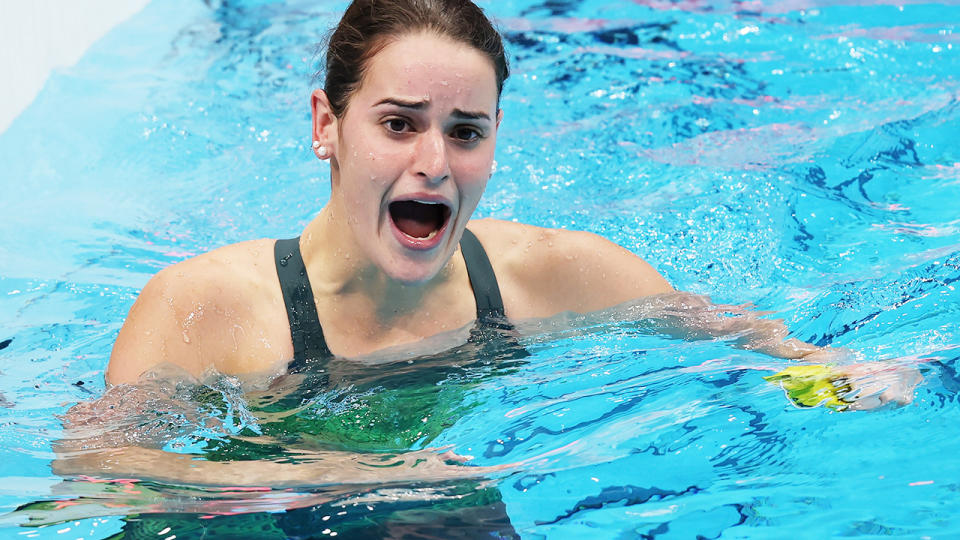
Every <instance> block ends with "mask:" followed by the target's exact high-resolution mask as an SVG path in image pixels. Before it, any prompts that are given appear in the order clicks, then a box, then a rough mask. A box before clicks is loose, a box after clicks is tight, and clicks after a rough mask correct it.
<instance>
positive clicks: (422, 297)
mask: <svg viewBox="0 0 960 540" xmlns="http://www.w3.org/2000/svg"><path fill="white" fill-rule="evenodd" d="M347 219H348V217H347V214H346V213H345V212H344V211H343V206H342V204H341V202H340V200H339V198H338V197H337V196H336V193H335V192H334V193H333V194H331V198H330V202H329V203H328V204H327V206H325V207H324V208H323V210H321V212H320V213H319V214H318V215H317V216H316V217H315V218H314V219H313V220H312V221H311V222H310V223H309V224H308V225H307V227H306V228H305V229H304V231H303V234H302V236H301V240H300V249H301V253H302V256H303V260H304V264H305V265H306V268H307V272H308V274H309V275H310V283H311V285H312V288H313V294H314V296H315V297H318V298H319V297H326V298H330V299H332V300H334V301H336V303H337V305H340V306H342V307H343V309H344V310H347V311H348V312H352V313H357V314H360V313H368V314H370V315H375V317H376V319H377V320H378V321H380V322H381V323H382V324H390V321H391V320H392V319H394V318H396V317H398V316H403V315H407V314H409V313H411V312H415V311H418V310H419V309H421V308H422V307H423V305H424V302H425V301H426V299H427V297H428V296H429V295H430V294H431V293H433V292H434V291H437V290H438V289H440V288H442V286H443V285H446V284H448V283H450V282H451V279H452V278H453V277H454V276H455V274H456V273H457V272H458V271H461V270H462V271H463V272H464V273H465V272H466V267H465V266H463V262H462V260H460V259H459V258H458V257H454V258H453V259H451V260H450V261H448V262H447V264H446V265H445V266H444V267H443V268H442V269H441V270H440V272H438V273H437V275H436V276H434V277H432V278H431V279H430V280H428V281H426V282H423V283H415V284H410V283H403V282H400V281H397V280H395V279H393V278H391V277H390V276H388V275H387V274H386V273H385V272H383V270H381V269H380V268H379V267H378V266H377V265H376V264H374V263H373V262H372V261H371V260H370V258H369V257H368V256H367V255H366V254H365V253H364V252H363V250H362V249H361V248H360V247H359V246H358V245H357V243H356V241H355V239H354V235H353V230H352V229H351V228H350V225H349V224H348V222H347ZM461 267H463V268H461Z"/></svg>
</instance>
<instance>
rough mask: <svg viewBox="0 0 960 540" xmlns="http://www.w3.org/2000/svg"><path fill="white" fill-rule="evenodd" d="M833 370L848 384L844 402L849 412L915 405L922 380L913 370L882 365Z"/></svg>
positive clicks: (840, 367) (866, 363)
mask: <svg viewBox="0 0 960 540" xmlns="http://www.w3.org/2000/svg"><path fill="white" fill-rule="evenodd" d="M834 370H835V371H836V372H837V373H838V374H839V375H840V377H842V378H844V379H846V380H847V383H848V384H849V385H850V387H851V390H850V391H848V392H846V393H845V394H843V395H842V396H840V397H841V399H843V400H844V401H847V402H849V403H850V407H849V408H850V410H855V411H866V410H870V409H876V408H879V407H882V406H884V405H887V404H890V403H895V404H897V405H906V404H908V403H910V402H911V401H913V396H914V390H915V389H916V387H917V385H918V384H920V382H921V381H923V376H921V375H920V372H919V371H917V369H916V368H914V367H911V366H903V365H895V364H888V363H883V362H865V363H861V364H849V365H845V366H836V367H835V368H834Z"/></svg>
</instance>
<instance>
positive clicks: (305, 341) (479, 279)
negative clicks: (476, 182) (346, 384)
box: [274, 229, 512, 373]
mask: <svg viewBox="0 0 960 540" xmlns="http://www.w3.org/2000/svg"><path fill="white" fill-rule="evenodd" d="M460 251H461V252H462V253H463V260H464V262H465V263H466V266H467V276H468V277H469V278H470V286H471V288H472V289H473V296H474V299H475V300H476V303H477V327H478V328H477V329H478V330H482V329H484V328H485V327H490V328H494V329H497V330H511V329H512V326H511V325H510V324H509V323H508V322H507V321H506V316H505V314H504V309H503V298H502V297H501V296H500V286H499V285H498V284H497V277H496V275H495V274H494V272H493V266H492V265H491V264H490V259H489V258H488V257H487V253H486V251H485V250H484V249H483V245H482V244H480V241H479V240H478V239H477V237H476V235H474V234H473V233H472V232H470V231H469V230H466V229H464V231H463V237H462V238H461V240H460ZM274 257H275V259H276V265H277V277H278V278H279V279H280V289H281V291H282V292H283V303H284V305H285V306H286V308H287V319H288V321H289V323H290V337H291V338H292V339H293V360H292V361H291V362H290V365H289V366H288V368H287V371H288V372H289V373H297V372H302V371H306V370H307V367H308V365H310V364H313V363H315V362H321V363H325V362H326V361H327V360H329V359H330V358H332V357H333V353H331V352H330V349H329V347H327V341H326V339H325V338H324V337H323V328H322V327H321V326H320V317H319V315H318V314H317V305H316V302H315V301H314V298H313V289H312V288H311V287H310V278H309V277H308V276H307V268H306V266H305V265H304V263H303V257H302V256H301V255H300V238H299V237H297V238H290V239H287V240H277V242H276V244H275V245H274ZM476 334H477V332H476V331H475V332H472V335H476ZM319 367H321V369H322V366H319ZM310 370H311V371H316V368H315V367H314V368H310Z"/></svg>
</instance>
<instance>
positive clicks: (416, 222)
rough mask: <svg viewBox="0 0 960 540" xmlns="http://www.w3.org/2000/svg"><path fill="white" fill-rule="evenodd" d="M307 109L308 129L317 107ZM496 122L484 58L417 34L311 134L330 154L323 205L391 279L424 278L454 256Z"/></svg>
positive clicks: (390, 49)
mask: <svg viewBox="0 0 960 540" xmlns="http://www.w3.org/2000/svg"><path fill="white" fill-rule="evenodd" d="M313 102H314V118H315V121H314V122H315V126H317V125H318V113H319V114H321V115H322V113H323V110H322V109H323V104H324V103H326V101H325V99H322V100H320V99H314V100H313ZM318 103H319V105H318ZM318 107H319V108H320V109H321V110H320V111H318V110H317V109H318ZM330 117H332V115H330ZM330 117H328V118H330ZM499 120H500V118H499V116H498V111H497V85H496V78H495V75H494V69H493V65H492V63H491V62H490V60H489V59H487V58H486V57H485V56H484V55H483V54H482V53H481V52H479V51H477V50H475V49H473V48H472V47H470V46H468V45H465V44H462V43H458V42H455V41H452V40H450V39H448V38H444V37H438V36H436V35H434V34H430V33H418V34H411V35H408V36H404V37H401V38H399V39H397V40H396V41H393V42H391V43H390V44H388V45H387V46H386V47H384V48H383V49H382V50H381V51H380V52H379V53H377V54H376V55H375V56H374V57H373V58H372V59H371V60H370V63H369V65H368V67H367V71H366V74H365V76H364V79H363V80H362V82H361V85H360V88H359V89H358V90H357V91H356V92H355V93H354V94H353V95H352V96H351V97H350V98H349V103H348V105H347V110H346V112H345V113H344V114H343V116H342V117H341V118H340V119H339V120H338V119H335V118H330V126H329V129H326V130H323V129H321V130H320V131H319V135H318V136H320V137H323V140H321V143H322V144H324V145H326V146H327V147H328V148H330V149H331V151H332V153H333V155H332V162H331V170H332V174H333V195H332V197H339V198H340V201H339V202H340V203H341V205H342V209H343V212H344V213H345V215H346V216H347V222H348V223H349V225H350V230H351V231H352V233H353V236H354V241H355V242H356V243H357V245H359V246H360V248H361V249H362V250H363V251H364V252H365V253H366V255H367V256H368V257H369V258H370V259H371V260H372V261H373V263H374V264H376V265H377V266H378V267H379V268H380V269H381V270H383V271H384V272H385V273H386V274H387V275H389V276H390V277H391V278H393V279H396V280H398V281H402V282H406V283H417V282H423V281H426V280H429V279H430V278H432V277H433V276H435V275H436V274H437V272H439V271H440V269H441V268H443V266H444V265H445V264H446V262H447V261H448V260H449V259H450V257H451V256H452V255H453V253H454V252H455V251H456V249H457V245H458V243H459V241H460V236H461V234H462V233H463V229H464V227H465V226H466V224H467V221H468V220H469V219H470V216H471V215H472V214H473V211H474V209H475V208H476V207H477V203H478V202H479V201H480V196H481V195H482V194H483V190H484V188H485V187H486V184H487V179H488V178H489V177H490V174H491V166H492V164H493V154H494V146H495V143H496V133H497V126H498V124H499ZM319 124H322V121H320V122H319ZM321 127H322V126H321ZM315 129H317V128H315ZM334 139H335V140H334Z"/></svg>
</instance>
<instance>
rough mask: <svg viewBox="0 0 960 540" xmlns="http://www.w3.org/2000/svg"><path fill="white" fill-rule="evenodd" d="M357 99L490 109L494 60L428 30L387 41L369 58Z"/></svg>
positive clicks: (494, 93)
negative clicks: (406, 101)
mask: <svg viewBox="0 0 960 540" xmlns="http://www.w3.org/2000/svg"><path fill="white" fill-rule="evenodd" d="M356 97H357V98H358V99H359V100H361V101H367V100H372V101H373V102H376V101H379V100H380V99H383V98H387V97H390V98H403V99H407V100H413V101H428V102H430V103H436V104H438V105H443V104H450V105H451V106H470V107H471V108H472V109H483V110H491V111H492V110H495V109H496V103H497V81H496V73H495V71H494V68H493V63H492V62H491V61H490V60H489V59H488V58H487V57H486V56H485V55H484V54H483V53H481V52H480V51H478V50H476V49H474V48H473V47H471V46H469V45H466V44H464V43H459V42H456V41H453V40H451V39H449V38H445V37H440V36H437V35H434V34H430V33H418V34H410V35H407V36H403V37H401V38H399V39H396V40H394V41H391V42H390V43H389V44H387V45H386V46H385V47H384V48H383V49H381V50H380V52H378V53H377V54H376V55H374V57H373V58H372V59H371V60H370V64H369V66H368V67H367V70H366V73H365V74H364V78H363V82H362V84H361V85H360V88H359V90H358V92H357V96H356Z"/></svg>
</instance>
